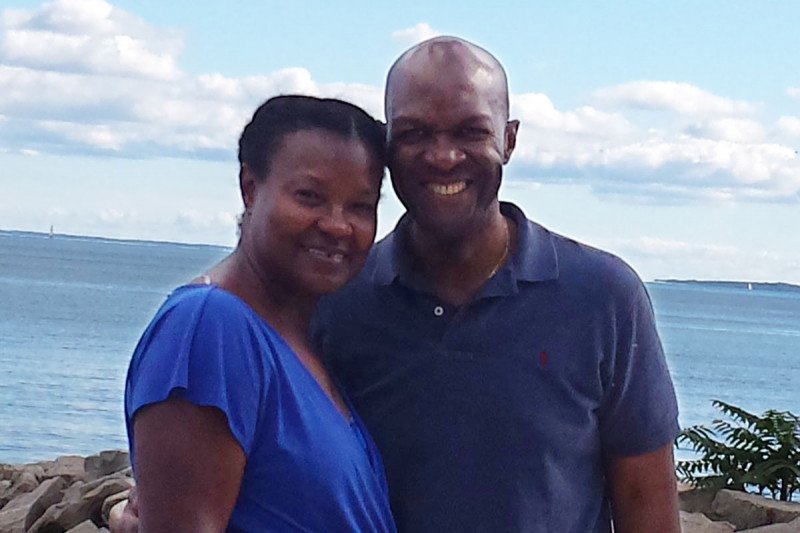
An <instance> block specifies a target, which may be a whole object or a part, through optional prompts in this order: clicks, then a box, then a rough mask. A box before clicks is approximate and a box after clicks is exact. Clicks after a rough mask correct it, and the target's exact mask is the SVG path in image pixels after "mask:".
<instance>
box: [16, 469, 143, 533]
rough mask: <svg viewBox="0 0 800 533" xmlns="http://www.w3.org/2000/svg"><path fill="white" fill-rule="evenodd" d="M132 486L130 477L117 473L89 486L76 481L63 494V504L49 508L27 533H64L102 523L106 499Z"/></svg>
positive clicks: (90, 483)
mask: <svg viewBox="0 0 800 533" xmlns="http://www.w3.org/2000/svg"><path fill="white" fill-rule="evenodd" d="M132 485H133V484H132V483H131V481H130V480H129V479H128V478H125V477H122V476H119V475H115V474H112V475H111V476H106V477H104V478H100V479H98V480H95V481H92V482H89V483H83V482H76V483H74V484H73V485H72V486H71V487H69V489H67V490H66V491H65V492H64V498H63V499H62V500H61V502H59V503H56V504H55V505H52V506H50V507H49V508H48V509H47V510H46V511H45V512H44V514H43V515H42V516H41V518H39V519H38V520H37V521H36V522H35V523H34V524H33V525H32V526H31V527H30V529H29V530H28V533H45V532H47V533H49V532H50V531H64V530H68V529H69V528H71V527H75V526H77V525H78V524H80V523H81V522H84V521H86V520H92V521H93V522H95V523H101V520H102V518H101V516H100V511H101V508H102V506H103V502H104V501H105V499H106V498H108V497H109V496H111V495H113V494H117V493H119V492H123V491H125V490H128V489H130V488H131V486H132Z"/></svg>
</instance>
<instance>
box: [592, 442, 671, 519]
mask: <svg viewBox="0 0 800 533" xmlns="http://www.w3.org/2000/svg"><path fill="white" fill-rule="evenodd" d="M607 473H608V479H609V487H610V491H611V507H612V515H613V517H614V531H615V533H639V532H647V533H680V530H681V529H680V520H679V517H678V489H677V482H676V478H675V461H674V458H673V455H672V443H671V442H670V443H669V444H667V445H666V446H664V447H663V448H659V449H658V450H656V451H654V452H650V453H645V454H643V455H635V456H631V457H615V458H612V459H611V461H610V464H609V465H608V469H607Z"/></svg>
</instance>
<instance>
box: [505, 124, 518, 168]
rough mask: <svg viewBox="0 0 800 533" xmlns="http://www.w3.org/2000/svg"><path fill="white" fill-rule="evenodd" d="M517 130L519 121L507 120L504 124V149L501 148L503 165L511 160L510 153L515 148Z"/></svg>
mask: <svg viewBox="0 0 800 533" xmlns="http://www.w3.org/2000/svg"><path fill="white" fill-rule="evenodd" d="M518 129H519V120H509V121H508V122H506V130H505V135H504V137H505V147H504V148H503V164H504V165H505V164H506V163H508V161H509V160H510V159H511V153H512V152H513V151H514V148H515V147H516V146H517V130H518Z"/></svg>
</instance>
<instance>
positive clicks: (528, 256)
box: [318, 37, 679, 533]
mask: <svg viewBox="0 0 800 533" xmlns="http://www.w3.org/2000/svg"><path fill="white" fill-rule="evenodd" d="M385 105H386V119H387V139H388V142H389V152H390V162H389V167H390V171H391V177H392V184H393V185H394V188H395V191H396V192H397V195H398V197H399V198H400V200H401V201H402V202H403V204H404V205H405V207H406V208H407V210H408V212H407V213H406V215H405V216H404V217H403V218H402V219H401V221H400V222H399V224H398V226H397V227H396V229H395V230H394V231H393V232H392V233H391V234H390V235H388V236H387V237H386V238H385V239H384V240H382V241H381V242H380V243H378V244H377V245H376V246H375V248H374V250H373V252H372V254H371V255H370V259H369V260H368V262H367V266H366V267H365V269H364V271H363V272H362V274H361V275H360V276H359V278H358V279H357V280H356V282H354V283H351V284H350V285H349V286H348V287H347V288H345V289H344V290H343V291H342V292H341V293H339V294H337V295H335V296H333V297H331V298H330V299H329V300H328V301H327V302H325V303H324V305H322V306H321V309H320V312H319V324H320V327H319V332H318V333H319V335H318V338H319V340H320V343H321V347H322V351H323V353H324V354H325V355H326V357H328V358H329V360H330V364H331V366H332V368H333V370H334V372H335V373H336V374H337V375H338V376H339V378H340V379H341V380H342V382H343V384H344V386H345V389H346V390H347V391H348V393H349V394H350V397H351V399H352V401H353V402H354V404H355V407H356V410H357V411H358V412H359V413H360V414H361V416H362V417H363V418H364V419H365V421H366V423H367V426H368V427H369V429H370V431H371V433H372V435H373V437H374V438H375V440H376V442H377V444H378V447H379V448H380V450H381V453H382V454H383V458H384V462H385V465H386V471H387V475H388V479H389V488H390V495H391V498H392V508H393V512H394V514H395V518H396V520H397V524H398V528H399V529H400V530H401V531H431V532H440V531H492V532H494V531H526V532H527V531H542V532H545V531H546V532H555V533H562V532H570V531H574V532H581V533H584V532H593V531H609V530H610V518H609V512H611V514H613V520H614V524H615V529H616V531H646V532H656V531H678V530H679V527H678V518H677V515H678V513H677V504H676V489H675V474H674V465H673V457H672V442H673V439H674V437H675V435H676V433H677V431H678V426H677V407H676V402H675V396H674V392H673V388H672V383H671V381H670V378H669V374H668V372H667V368H666V364H665V361H664V356H663V353H662V349H661V344H660V341H659V339H658V336H657V333H656V330H655V324H654V319H653V313H652V309H651V305H650V301H649V299H648V296H647V293H646V292H645V289H644V287H643V285H642V283H641V281H640V280H639V278H638V277H637V276H636V275H635V274H634V273H633V272H632V271H631V270H630V268H628V267H627V266H626V265H625V264H624V263H622V261H620V260H619V259H617V258H615V257H613V256H611V255H609V254H606V253H604V252H600V251H598V250H594V249H592V248H589V247H587V246H584V245H582V244H579V243H576V242H574V241H571V240H568V239H566V238H564V237H561V236H559V235H555V234H553V233H550V232H548V231H547V230H545V229H544V228H542V227H541V226H539V225H537V224H535V223H533V222H530V221H528V220H526V218H525V216H524V215H523V214H522V212H521V211H520V210H519V209H518V208H517V207H515V206H513V205H511V204H505V203H503V204H501V203H500V202H499V201H498V198H497V192H498V188H499V186H500V180H501V174H502V168H503V165H504V164H506V163H507V162H508V161H509V158H510V157H511V154H512V152H513V150H514V146H515V140H516V135H517V128H518V126H519V124H518V122H517V121H509V120H508V89H507V82H506V77H505V74H504V72H503V69H502V67H501V66H500V64H499V63H498V62H497V60H496V59H495V58H494V57H492V56H491V55H490V54H489V53H488V52H486V51H485V50H483V49H481V48H478V47H476V46H474V45H472V44H470V43H468V42H465V41H462V40H460V39H455V38H452V37H440V38H435V39H432V40H429V41H426V42H424V43H422V44H420V45H417V46H415V47H414V48H412V49H411V50H409V51H407V52H406V53H405V54H403V55H402V56H401V57H400V59H398V60H397V62H396V63H395V64H394V65H393V66H392V68H391V70H390V72H389V76H388V78H387V83H386V99H385ZM609 504H610V505H609ZM610 507H611V508H610Z"/></svg>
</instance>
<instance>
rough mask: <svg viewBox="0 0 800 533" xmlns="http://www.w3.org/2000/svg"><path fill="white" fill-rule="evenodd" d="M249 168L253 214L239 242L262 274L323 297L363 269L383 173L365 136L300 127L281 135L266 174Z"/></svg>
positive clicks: (246, 178)
mask: <svg viewBox="0 0 800 533" xmlns="http://www.w3.org/2000/svg"><path fill="white" fill-rule="evenodd" d="M250 174H251V173H250V172H249V170H248V169H246V171H245V172H244V173H243V177H242V194H243V197H244V200H245V207H246V208H247V211H249V215H246V216H245V220H244V221H243V224H242V242H241V244H240V246H241V247H244V248H245V252H246V253H247V254H248V255H249V256H250V257H251V258H253V259H254V260H255V263H256V268H258V269H259V270H260V271H261V272H260V275H261V276H262V279H265V280H268V281H269V282H272V283H270V285H271V286H272V287H274V288H280V290H285V291H287V292H291V293H293V294H297V295H300V294H307V295H312V296H319V295H322V294H327V293H330V292H333V291H336V290H337V289H339V288H341V287H342V286H344V285H345V284H346V283H347V282H348V281H350V280H351V279H352V278H353V277H354V276H355V275H356V274H358V272H359V271H360V270H361V268H362V267H363V266H364V261H365V260H366V258H367V254H368V252H369V249H370V246H372V242H373V240H374V239H375V226H376V211H377V204H378V198H379V196H380V183H381V177H382V175H383V167H382V166H381V163H380V162H377V161H374V160H373V158H372V157H371V156H370V153H369V152H368V151H367V149H366V148H365V147H364V145H363V144H362V143H361V141H359V140H357V139H353V138H348V137H343V136H340V135H337V134H334V133H330V132H327V131H325V130H322V129H309V130H300V131H297V132H294V133H290V134H288V135H286V136H284V138H283V141H282V143H281V145H280V146H279V147H278V149H277V151H276V153H275V154H274V156H273V158H272V163H271V165H270V171H269V173H268V174H267V176H266V177H265V178H264V179H262V180H257V179H255V176H251V175H250Z"/></svg>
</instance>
